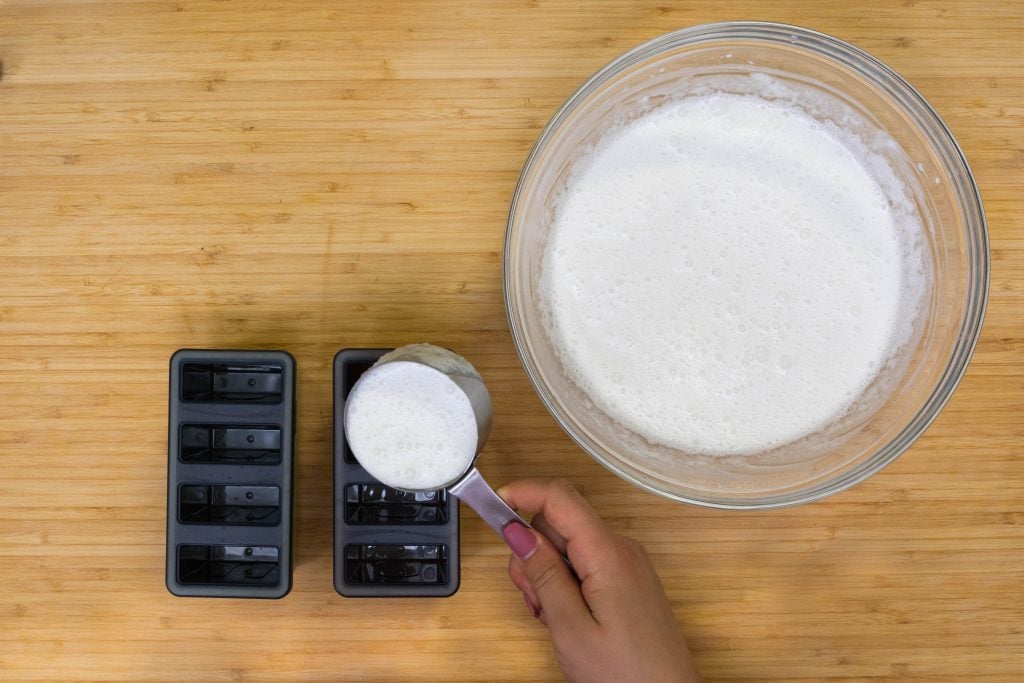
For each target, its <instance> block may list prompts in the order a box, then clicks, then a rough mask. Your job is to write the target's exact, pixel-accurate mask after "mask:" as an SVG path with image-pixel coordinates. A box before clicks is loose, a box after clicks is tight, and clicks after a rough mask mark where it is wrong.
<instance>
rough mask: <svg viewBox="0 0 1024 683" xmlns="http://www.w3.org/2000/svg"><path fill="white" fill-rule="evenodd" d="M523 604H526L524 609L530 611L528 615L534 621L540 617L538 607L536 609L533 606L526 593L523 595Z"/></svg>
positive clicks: (535, 606)
mask: <svg viewBox="0 0 1024 683" xmlns="http://www.w3.org/2000/svg"><path fill="white" fill-rule="evenodd" d="M523 602H525V603H526V607H527V609H529V610H530V614H532V615H533V618H534V619H536V618H537V617H539V616H540V607H537V605H535V604H533V600H531V599H530V596H529V595H527V594H526V593H523Z"/></svg>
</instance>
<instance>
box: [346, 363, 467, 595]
mask: <svg viewBox="0 0 1024 683" xmlns="http://www.w3.org/2000/svg"><path fill="white" fill-rule="evenodd" d="M388 351H390V349H345V350H344V351H341V352H340V353H338V355H337V356H335V357H334V588H335V590H337V591H338V593H340V594H341V595H344V596H346V597H447V596H450V595H452V594H453V593H455V591H457V590H458V589H459V501H458V500H457V499H456V498H455V497H454V496H449V495H448V494H447V493H446V492H444V491H431V492H428V493H409V492H405V491H396V490H395V489H392V488H388V487H387V486H384V485H383V484H381V483H380V482H378V481H377V480H375V479H374V478H373V477H371V476H370V475H369V474H367V473H366V470H364V469H363V468H362V467H360V466H359V463H358V462H357V461H356V459H355V458H354V457H353V455H352V451H351V450H349V447H348V442H347V441H345V425H344V420H343V419H342V418H343V415H344V414H345V398H346V397H347V396H348V392H349V391H350V390H351V389H352V386H353V385H354V384H355V383H356V380H357V379H359V376H360V375H362V374H363V373H364V372H365V371H366V370H368V369H369V368H370V367H371V366H372V365H373V364H374V362H376V360H377V359H378V358H380V357H381V356H383V355H384V354H385V353H387V352H388Z"/></svg>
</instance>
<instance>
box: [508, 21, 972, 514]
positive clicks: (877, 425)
mask: <svg viewBox="0 0 1024 683" xmlns="http://www.w3.org/2000/svg"><path fill="white" fill-rule="evenodd" d="M758 73H761V74H767V75H769V76H771V77H773V78H774V79H776V80H781V81H783V82H787V83H792V84H794V85H798V86H799V87H800V88H802V89H804V90H806V89H808V88H811V89H819V90H821V91H823V92H825V93H828V94H830V95H831V96H832V97H833V98H836V99H838V100H840V101H841V102H842V103H843V104H845V105H846V106H847V107H849V108H850V110H852V112H854V113H855V116H854V117H853V118H855V119H857V120H858V121H860V122H861V123H862V124H866V125H868V126H869V127H871V128H874V129H876V130H880V131H884V133H887V134H888V136H891V140H892V141H893V142H894V143H895V144H889V145H888V146H887V147H886V150H885V152H884V155H885V157H886V160H887V162H888V163H889V165H890V166H891V167H892V168H893V170H894V171H895V172H896V174H897V175H898V176H899V177H900V179H901V180H902V182H903V184H904V185H905V186H906V188H907V190H908V192H909V193H910V194H911V195H912V197H913V201H914V202H915V204H916V208H917V211H918V213H919V215H920V217H921V221H922V225H923V226H924V227H925V233H926V234H925V237H926V239H927V242H928V252H929V254H930V258H931V271H932V273H931V274H932V279H931V283H930V290H929V292H928V293H927V294H926V296H925V299H926V300H925V302H924V305H923V313H922V314H921V315H920V316H919V319H920V322H919V328H920V329H919V331H918V336H917V340H916V343H914V344H912V345H911V346H912V348H909V349H907V350H906V352H905V353H903V354H902V359H901V360H900V362H898V363H896V364H895V365H894V366H893V367H891V368H889V369H888V370H886V371H883V372H882V373H880V375H879V377H878V378H877V379H876V380H875V383H874V384H873V385H872V386H871V387H869V389H868V391H866V392H865V394H864V396H862V397H861V398H860V399H859V400H858V402H857V403H855V404H854V407H853V408H852V409H851V410H850V411H849V413H848V414H846V415H845V416H844V417H842V418H841V419H839V420H837V421H836V422H835V423H834V424H832V425H830V426H829V427H827V428H825V429H823V430H821V431H819V432H817V433H815V434H813V435H811V436H809V437H806V438H803V439H801V440H799V441H797V442H794V443H791V444H788V445H785V446H781V447H778V448H775V449H772V450H770V451H765V452H761V453H755V454H750V455H744V456H721V455H701V454H698V453H688V452H683V451H678V450H674V449H672V448H669V447H666V446H663V445H660V444H657V443H652V442H651V441H648V440H647V439H645V438H644V437H643V436H642V435H640V434H637V433H634V432H631V431H629V430H628V429H626V428H624V427H622V426H620V425H619V424H618V423H616V422H615V420H613V419H611V418H610V417H609V416H608V415H606V414H604V413H602V411H601V410H599V409H598V408H597V407H596V406H595V405H594V404H593V402H592V401H591V400H590V399H589V397H588V396H587V395H586V394H585V393H584V392H582V391H581V390H580V389H579V388H578V387H577V386H576V385H575V384H574V383H573V382H572V380H571V379H569V377H568V376H567V374H566V373H565V371H564V370H563V368H562V366H561V364H560V362H559V360H558V353H557V349H555V348H553V345H552V342H551V340H550V339H549V338H548V336H547V333H546V331H545V327H544V325H543V324H542V319H541V316H542V313H541V309H540V306H539V305H538V299H537V287H538V279H539V275H540V271H541V263H542V259H543V254H544V250H545V243H546V232H547V230H548V227H549V225H550V222H551V220H552V216H553V207H554V203H555V201H556V199H557V197H558V195H559V193H560V191H561V189H562V188H564V186H565V183H566V178H567V175H568V172H569V170H570V169H571V168H572V166H573V163H574V161H575V160H576V159H577V158H579V156H580V155H581V154H583V153H585V152H586V150H587V149H588V148H592V147H593V145H594V143H595V142H596V141H597V140H599V139H600V138H601V136H602V135H603V134H604V133H606V132H607V131H608V130H609V129H610V128H612V127H614V126H616V125H618V124H619V123H621V121H623V120H628V119H629V117H630V116H635V115H637V114H639V113H641V112H643V111H645V110H649V109H650V108H651V107H653V106H657V104H658V103H659V102H662V101H665V100H666V99H669V98H673V97H678V96H680V93H683V92H685V91H687V90H688V89H691V88H693V87H694V86H695V84H700V83H701V82H702V81H707V80H708V79H715V82H716V83H719V84H720V83H723V82H724V83H733V84H734V85H736V87H737V88H739V89H740V90H742V88H743V87H744V86H743V85H742V84H743V83H744V82H747V81H750V80H751V78H754V79H755V80H756V79H757V78H762V77H760V76H753V75H754V74H758ZM709 82H710V81H709ZM716 87H718V86H716ZM729 87H731V86H726V87H725V88H724V89H726V90H728V89H729ZM837 115H838V114H837ZM822 116H826V117H827V113H826V114H822ZM847 123H848V121H847ZM869 132H870V131H861V133H869ZM504 267H505V272H504V281H505V303H506V307H507V311H508V318H509V324H510V326H511V329H512V335H513V339H514V342H515V345H516V349H517V351H518V353H519V356H520V359H521V360H522V363H523V366H524V368H525V369H526V372H527V374H528V375H529V377H530V380H531V382H532V383H533V386H534V388H535V389H536V391H537V393H538V394H539V395H540V398H541V400H542V401H543V402H544V404H545V406H547V408H548V410H549V411H550V412H551V414H552V415H553V416H554V417H555V419H556V420H557V421H558V423H559V424H560V425H561V426H562V427H563V428H564V429H565V430H566V432H568V433H569V435H570V436H572V438H573V439H575V440H576V441H577V443H579V444H580V445H581V446H582V447H583V448H584V449H585V450H586V451H587V452H588V453H589V454H590V455H591V456H593V457H594V458H595V459H596V460H597V461H598V462H600V463H601V464H602V465H604V466H605V467H607V468H608V469H610V470H612V471H613V472H615V473H616V474H618V475H619V476H621V477H623V478H624V479H626V480H628V481H631V482H633V483H634V484H637V485H639V486H641V487H643V488H645V489H648V490H650V491H653V492H655V493H659V494H661V495H664V496H667V497H669V498H673V499H675V500H680V501H686V502H689V503H695V504H700V505H707V506H713V507H722V508H768V507H779V506H784V505H794V504H797V503H804V502H807V501H811V500H815V499H817V498H821V497H823V496H827V495H829V494H832V493H835V492H837V491H841V490H843V489H845V488H847V487H849V486H852V485H853V484H855V483H857V482H859V481H861V480H863V479H864V478H866V477H868V476H869V475H871V474H872V473H874V472H877V471H878V470H880V469H881V468H882V467H884V466H885V465H886V464H888V463H890V462H892V460H893V459H895V458H896V457H897V456H898V455H899V454H900V453H902V452H903V451H905V450H906V449H907V448H908V447H909V446H910V445H911V444H912V443H913V442H914V440H915V439H917V438H918V437H919V436H920V435H921V434H922V433H923V432H924V430H925V429H926V428H927V427H928V425H929V424H930V423H931V422H932V420H934V419H935V416H936V415H937V414H938V413H939V411H940V410H941V409H942V406H943V405H944V404H945V403H946V401H947V400H948V399H949V397H950V395H951V394H952V393H953V390H954V389H955V387H956V385H957V383H958V382H959V380H960V378H961V376H962V375H963V373H964V370H965V369H966V367H967V364H968V361H969V360H970V357H971V353H972V351H973V349H974V346H975V342H976V341H977V338H978V334H979V332H980V330H981V323H982V318H983V317H984V310H985V304H986V300H987V295H988V277H989V252H988V234H987V229H986V226H985V216H984V214H983V212H982V206H981V199H980V197H979V195H978V189H977V187H976V185H975V183H974V179H973V177H972V176H971V171H970V169H969V168H968V166H967V162H966V161H965V159H964V156H963V153H962V152H961V151H960V148H959V147H958V146H957V143H956V141H955V140H954V139H953V136H952V134H951V133H950V132H949V130H948V129H947V128H946V126H945V125H944V124H943V122H942V120H941V119H940V118H939V116H938V114H936V112H935V111H934V110H933V109H932V108H931V106H929V104H928V103H927V102H926V101H925V100H924V98H923V97H922V96H921V95H920V94H919V93H918V92H917V91H916V90H914V88H913V87H911V86H910V84H908V83H907V82H906V81H904V80H903V79H902V78H901V77H900V76H899V75H898V74H896V73H895V72H894V71H893V70H892V69H890V68H889V67H887V66H885V65H884V64H882V63H881V62H879V61H878V60H876V59H874V58H873V57H871V56H870V55H868V54H866V53H865V52H863V51H861V50H859V49H857V48H855V47H853V46H851V45H848V44H847V43H844V42H842V41H840V40H837V39H835V38H832V37H830V36H827V35H824V34H821V33H817V32H814V31H810V30H807V29H802V28H797V27H794V26H786V25H781V24H770V23H761V22H731V23H721V24H708V25H703V26H696V27H693V28H688V29H683V30H680V31H676V32H674V33H670V34H667V35H664V36H662V37H660V38H656V39H654V40H652V41H650V42H648V43H646V44H644V45H641V46H640V47H638V48H636V49H634V50H633V51H631V52H629V53H627V54H625V55H623V56H621V57H619V58H618V59H616V60H615V61H613V62H612V63H611V64H609V65H608V66H606V67H604V68H603V69H601V70H600V71H599V72H598V73H596V74H595V75H594V76H593V77H592V78H590V80H588V81H587V82H586V83H585V84H584V85H583V86H582V87H581V88H580V89H579V90H577V91H576V92H575V93H574V94H573V95H572V97H570V98H569V100H568V101H567V102H566V103H565V104H564V105H563V106H562V108H561V109H559V111H558V112H557V113H556V114H555V115H554V117H553V118H552V119H551V121H550V123H548V125H547V127H546V128H545V129H544V131H543V132H542V133H541V135H540V138H539V139H538V140H537V143H536V145H535V146H534V148H533V151H532V152H531V153H530V156H529V158H528V159H527V161H526V165H525V167H524V168H523V172H522V175H521V176H520V178H519V184H518V186H517V187H516V190H515V195H514V196H513V198H512V205H511V208H510V210H509V217H508V227H507V233H506V239H505V262H504ZM691 295H692V296H699V293H693V294H691ZM638 333H640V334H642V333H643V332H642V330H641V331H638ZM828 379H829V378H828V377H822V378H821V381H823V382H827V381H828Z"/></svg>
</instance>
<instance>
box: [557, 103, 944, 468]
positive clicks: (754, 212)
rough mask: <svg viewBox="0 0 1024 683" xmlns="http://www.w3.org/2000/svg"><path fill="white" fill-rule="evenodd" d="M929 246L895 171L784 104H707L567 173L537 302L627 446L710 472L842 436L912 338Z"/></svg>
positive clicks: (601, 151)
mask: <svg viewBox="0 0 1024 683" xmlns="http://www.w3.org/2000/svg"><path fill="white" fill-rule="evenodd" d="M923 249H924V242H923V239H922V226H921V223H920V220H919V218H918V216H917V214H916V212H915V208H914V206H913V203H912V202H911V201H910V200H909V199H908V197H907V193H906V190H905V188H903V187H902V186H901V184H900V182H899V180H898V179H897V177H896V175H895V174H894V173H893V172H892V170H891V168H889V167H888V166H887V165H886V163H885V162H884V161H883V160H882V157H881V156H880V155H878V154H877V153H874V152H873V151H872V150H871V149H870V148H869V147H868V146H867V144H866V143H865V142H863V141H862V140H861V139H860V138H858V137H857V136H856V135H853V134H850V133H847V132H846V131H844V130H842V129H840V128H838V127H837V126H835V125H833V124H830V123H825V122H823V121H821V120H819V119H817V118H815V117H814V116H812V115H811V114H809V113H807V112H806V111H805V110H804V109H802V108H801V107H799V106H796V105H795V104H793V103H790V102H787V101H785V100H784V99H779V98H776V99H768V98H764V97H760V96H758V95H756V94H742V95H740V94H727V93H723V92H710V93H702V94H695V95H690V96H687V97H684V98H681V99H679V100H676V101H673V102H669V103H666V104H663V105H661V106H659V107H658V108H656V109H654V110H652V111H650V112H648V113H646V114H644V115H643V116H641V117H639V118H638V119H636V120H634V121H632V122H630V123H627V124H625V125H623V126H621V127H620V128H618V129H616V130H614V131H612V132H611V133H610V134H608V135H606V136H605V138H604V139H603V140H602V141H601V142H600V143H599V144H598V145H597V147H596V148H595V149H594V151H593V152H592V153H591V154H589V155H588V156H587V157H586V158H585V159H582V160H581V161H579V162H577V164H576V166H575V167H574V168H573V169H572V172H571V177H570V180H569V182H568V184H567V186H566V189H565V191H564V194H563V195H562V197H561V198H560V200H559V201H558V202H557V207H556V210H555V213H554V217H553V220H552V224H551V226H550V232H549V236H548V243H547V245H546V248H545V252H544V257H543V262H542V268H541V276H540V282H539V296H540V304H541V311H542V315H543V319H544V324H545V326H546V328H547V333H548V335H549V337H550V338H551V341H552V343H553V345H554V346H555V348H557V349H558V351H559V354H560V361H561V363H562V365H563V367H564V369H565V371H566V373H567V374H568V375H569V377H570V378H571V379H572V381H573V382H574V383H575V384H576V385H577V386H578V387H579V388H580V389H581V390H582V391H583V392H584V393H585V394H587V395H588V396H589V397H590V399H591V400H592V401H593V402H594V403H595V405H596V406H597V407H598V408H599V409H600V410H602V411H603V412H605V413H607V414H608V415H609V416H610V417H611V418H613V419H614V420H615V421H617V422H618V423H619V424H621V425H622V426H624V427H626V428H628V429H630V430H632V431H634V432H636V433H637V434H640V435H642V436H643V437H645V438H646V439H648V440H650V441H653V442H656V443H660V444H664V445H667V446H670V447H672V448H677V449H681V450H684V451H687V452H694V453H705V454H746V453H756V452H761V451H765V450H769V449H771V448H774V447H777V446H780V445H784V444H786V443H789V442H792V441H795V440H797V439H800V438H801V437H804V436H806V435H808V434H811V433H813V432H815V431H817V430H820V429H822V428H824V427H825V426H827V425H829V424H830V423H832V422H833V421H835V420H836V419H838V418H839V417H841V416H842V415H843V414H844V413H846V412H847V411H848V410H849V409H850V407H851V405H853V404H854V402H855V401H856V400H857V399H858V397H859V396H861V394H862V393H863V392H864V390H865V388H866V387H868V385H869V384H870V383H871V382H872V381H873V380H874V379H875V377H876V376H877V375H878V373H879V372H880V371H882V370H883V369H884V368H885V367H886V365H887V364H889V363H891V361H892V359H893V357H894V354H895V353H896V352H897V351H898V350H899V349H900V348H901V347H902V346H903V345H905V344H906V343H907V342H909V341H911V339H912V337H913V329H914V326H913V321H914V318H915V316H916V315H917V312H918V311H917V309H918V308H919V306H920V301H921V298H922V297H921V293H922V292H923V291H924V289H925V287H926V284H927V273H926V272H925V271H926V265H925V264H926V260H925V256H924V255H923Z"/></svg>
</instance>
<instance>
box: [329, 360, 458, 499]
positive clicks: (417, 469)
mask: <svg viewBox="0 0 1024 683" xmlns="http://www.w3.org/2000/svg"><path fill="white" fill-rule="evenodd" d="M345 435H346V438H347V439H348V443H349V447H350V448H351V449H352V453H353V454H354V455H355V456H356V459H357V460H358V461H359V464H360V465H362V466H363V467H364V468H365V469H366V471H367V472H369V473H370V474H371V475H372V476H373V477H375V478H376V479H378V480H379V481H381V482H383V483H384V484H387V485H388V486H392V487H394V488H401V489H436V488H440V487H442V486H444V485H445V484H448V483H451V482H452V481H453V480H455V479H456V478H458V477H459V476H460V475H461V474H462V473H464V472H465V471H466V470H467V469H468V468H469V466H470V464H471V463H472V462H473V457H474V456H475V455H476V447H477V438H478V437H477V427H476V418H475V416H474V414H473V406H472V405H471V404H470V402H469V398H467V397H466V394H465V393H464V392H463V391H462V390H460V389H459V388H458V386H457V385H456V384H455V383H454V382H453V381H452V380H451V379H450V378H449V377H448V376H447V375H445V374H444V373H442V372H439V371H438V370H435V369H434V368H431V367H429V366H426V365H423V364H421V363H412V362H407V361H394V362H390V363H384V364H381V365H378V366H376V367H374V368H373V370H372V371H371V372H368V373H367V374H365V375H363V377H361V378H360V380H359V381H358V382H357V383H356V385H355V387H353V389H352V392H351V393H350V394H349V396H348V399H347V401H346V404H345Z"/></svg>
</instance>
